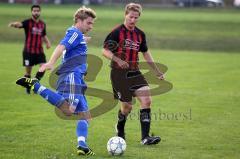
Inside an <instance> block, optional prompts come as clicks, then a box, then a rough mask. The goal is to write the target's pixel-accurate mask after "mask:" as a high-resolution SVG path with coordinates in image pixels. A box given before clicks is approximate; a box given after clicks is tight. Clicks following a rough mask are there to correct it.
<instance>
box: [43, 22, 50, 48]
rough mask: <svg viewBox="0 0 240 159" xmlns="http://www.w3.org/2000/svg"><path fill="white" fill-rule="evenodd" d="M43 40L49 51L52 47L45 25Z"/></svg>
mask: <svg viewBox="0 0 240 159" xmlns="http://www.w3.org/2000/svg"><path fill="white" fill-rule="evenodd" d="M42 40H43V42H45V44H46V48H47V49H49V48H50V47H51V42H50V40H49V39H48V37H47V25H46V24H45V23H44V28H43V32H42Z"/></svg>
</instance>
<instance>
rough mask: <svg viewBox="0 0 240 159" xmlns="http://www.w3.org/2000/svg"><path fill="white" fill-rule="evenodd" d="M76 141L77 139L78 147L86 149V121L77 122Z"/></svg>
mask: <svg viewBox="0 0 240 159" xmlns="http://www.w3.org/2000/svg"><path fill="white" fill-rule="evenodd" d="M76 134H77V139H78V146H81V147H88V146H87V143H86V140H87V135H88V122H87V120H79V121H78V123H77V130H76Z"/></svg>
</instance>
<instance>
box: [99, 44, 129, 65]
mask: <svg viewBox="0 0 240 159" xmlns="http://www.w3.org/2000/svg"><path fill="white" fill-rule="evenodd" d="M103 56H104V57H106V58H107V59H109V60H112V61H114V62H116V63H117V64H118V66H119V67H121V68H122V69H127V68H128V67H129V64H128V63H127V62H126V61H123V60H121V59H120V58H118V57H116V56H114V55H113V53H112V52H111V51H110V50H108V49H106V48H104V49H103Z"/></svg>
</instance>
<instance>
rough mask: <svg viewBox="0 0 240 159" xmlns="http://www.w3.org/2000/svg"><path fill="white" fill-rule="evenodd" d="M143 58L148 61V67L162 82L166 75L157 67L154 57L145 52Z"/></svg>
mask: <svg viewBox="0 0 240 159" xmlns="http://www.w3.org/2000/svg"><path fill="white" fill-rule="evenodd" d="M143 58H144V59H145V60H146V62H147V63H148V65H149V66H150V67H151V68H152V69H153V70H154V71H155V73H156V75H157V77H158V78H159V79H161V80H163V79H164V73H162V72H161V71H160V70H159V68H158V67H157V65H156V64H155V62H154V60H153V57H152V55H151V53H150V51H146V52H143Z"/></svg>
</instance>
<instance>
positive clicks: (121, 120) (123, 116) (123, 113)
mask: <svg viewBox="0 0 240 159" xmlns="http://www.w3.org/2000/svg"><path fill="white" fill-rule="evenodd" d="M131 110H132V103H131V102H122V105H121V109H120V110H119V111H118V121H117V124H116V126H115V129H116V133H117V136H119V137H121V138H123V139H124V140H125V123H126V121H127V116H128V114H129V113H130V112H131Z"/></svg>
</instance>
